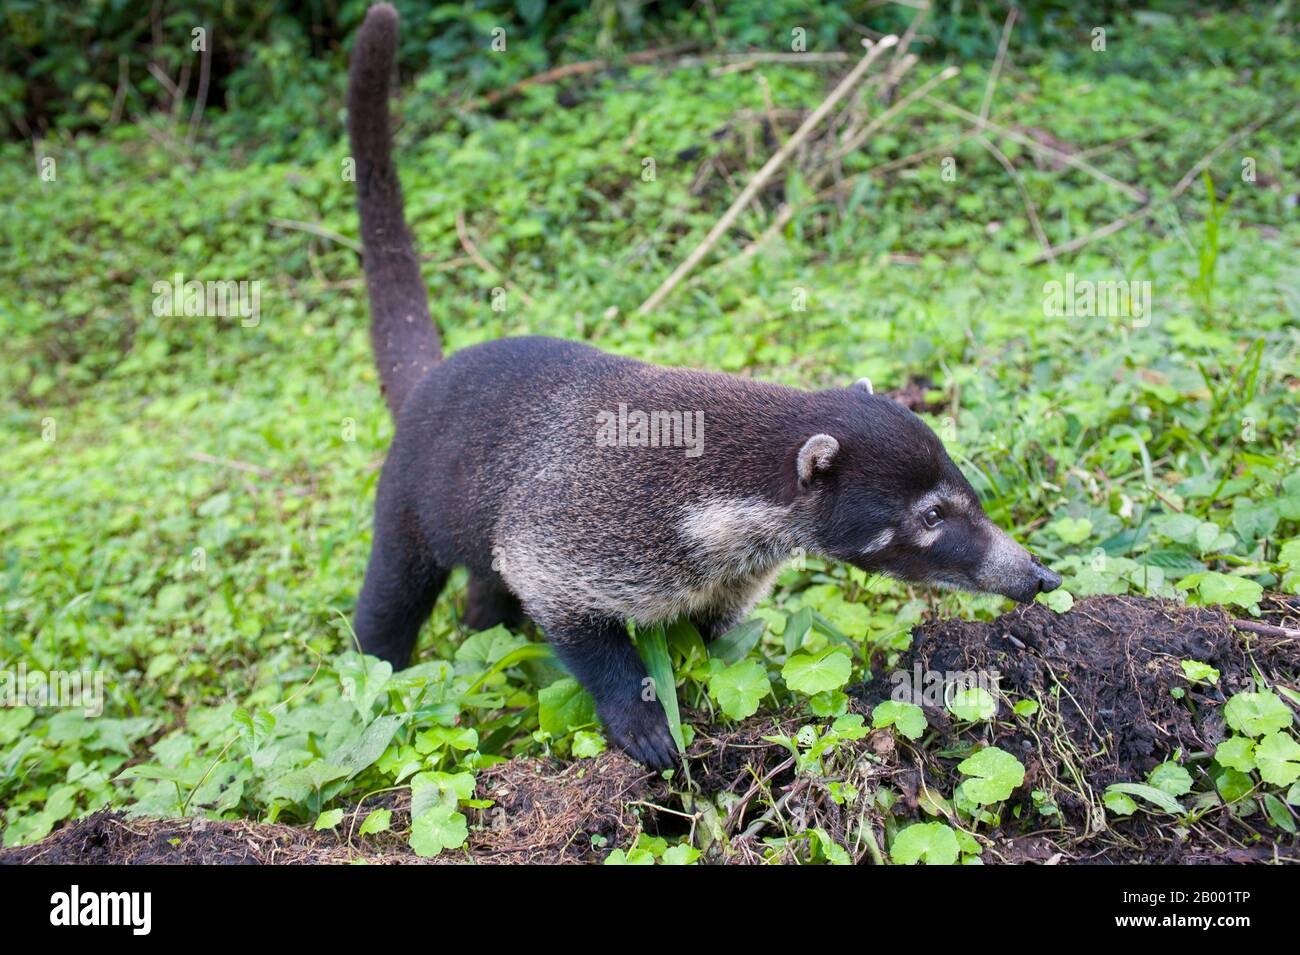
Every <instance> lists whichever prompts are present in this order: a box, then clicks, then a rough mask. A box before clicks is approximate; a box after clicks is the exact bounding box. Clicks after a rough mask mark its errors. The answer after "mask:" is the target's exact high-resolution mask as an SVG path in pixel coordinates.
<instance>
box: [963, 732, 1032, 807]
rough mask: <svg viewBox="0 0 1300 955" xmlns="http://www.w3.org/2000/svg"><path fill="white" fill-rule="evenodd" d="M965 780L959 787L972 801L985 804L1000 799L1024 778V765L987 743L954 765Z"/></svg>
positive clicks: (1004, 751) (1007, 795) (1004, 797)
mask: <svg viewBox="0 0 1300 955" xmlns="http://www.w3.org/2000/svg"><path fill="white" fill-rule="evenodd" d="M957 771H958V772H960V773H961V774H962V775H964V776H970V777H972V778H970V779H967V780H966V781H965V782H963V783H962V784H961V786H960V787H959V788H960V789H961V790H962V793H963V795H964V796H965V797H966V798H967V799H969V800H970V801H971V802H975V803H979V804H980V805H982V806H988V805H991V804H993V803H998V802H1002V801H1003V800H1005V799H1006V798H1008V797H1009V796H1010V795H1011V792H1012V790H1014V789H1015V788H1016V787H1017V786H1019V785H1020V784H1021V783H1023V782H1024V781H1025V767H1024V766H1023V765H1022V764H1021V762H1020V760H1018V759H1016V758H1015V757H1014V756H1012V755H1011V754H1010V753H1008V752H1007V751H1006V750H1003V749H998V747H996V746H989V747H987V748H985V749H982V750H980V751H979V752H978V753H976V754H975V755H974V756H971V757H969V758H967V759H964V760H962V761H961V762H960V763H958V764H957Z"/></svg>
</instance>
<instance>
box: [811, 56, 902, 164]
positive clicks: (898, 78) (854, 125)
mask: <svg viewBox="0 0 1300 955" xmlns="http://www.w3.org/2000/svg"><path fill="white" fill-rule="evenodd" d="M919 59H920V57H916V56H912V55H911V54H908V55H907V56H905V57H903V58H902V59H901V60H900V61H899V63H898V66H896V67H890V69H891V70H892V71H894V72H895V73H896V75H892V76H891V75H890V74H886V75H885V76H884V77H874V76H873V77H872V78H871V79H870V80H868V81H867V82H866V83H865V84H863V93H864V94H865V93H866V91H867V88H868V87H869V86H870V85H871V84H872V83H874V82H875V81H876V80H877V79H883V80H884V81H885V83H888V82H890V80H891V79H892V81H893V83H894V84H898V83H900V82H902V79H903V74H904V73H906V72H907V71H908V70H910V69H911V68H912V67H913V66H915V65H916V63H917V61H918V60H919ZM881 95H882V96H883V95H885V91H882V93H881ZM865 119H866V116H865V115H863V116H860V117H859V116H854V117H853V118H852V119H850V120H849V122H848V123H847V124H846V125H845V127H844V131H843V132H842V133H840V144H841V146H842V145H844V144H845V143H848V142H850V141H851V140H855V139H856V138H857V137H858V135H859V133H861V131H862V126H861V125H860V124H861V122H862V121H863V120H865ZM879 125H880V123H879V122H877V123H876V127H878V126H879ZM843 156H844V152H842V151H836V152H834V153H832V154H831V157H830V160H829V161H830V162H837V161H838V160H840V159H841V158H843ZM822 178H825V177H824V176H823V177H822ZM818 184H820V182H819V183H818Z"/></svg>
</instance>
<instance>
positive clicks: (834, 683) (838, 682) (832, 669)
mask: <svg viewBox="0 0 1300 955" xmlns="http://www.w3.org/2000/svg"><path fill="white" fill-rule="evenodd" d="M852 672H853V662H852V660H850V659H849V656H848V654H846V653H844V652H843V651H842V650H840V649H838V648H835V647H827V648H826V649H825V650H823V651H821V652H820V653H817V654H812V655H809V654H806V653H799V654H796V655H795V656H793V657H791V658H790V659H789V660H787V661H786V664H785V666H784V667H782V668H781V677H782V679H784V680H785V685H786V686H788V687H789V688H790V689H792V690H794V691H795V692H797V693H804V694H807V695H808V696H812V695H813V694H815V693H823V692H825V691H826V690H838V689H839V688H840V687H842V686H843V685H844V684H845V683H847V682H849V675H850V674H851V673H852Z"/></svg>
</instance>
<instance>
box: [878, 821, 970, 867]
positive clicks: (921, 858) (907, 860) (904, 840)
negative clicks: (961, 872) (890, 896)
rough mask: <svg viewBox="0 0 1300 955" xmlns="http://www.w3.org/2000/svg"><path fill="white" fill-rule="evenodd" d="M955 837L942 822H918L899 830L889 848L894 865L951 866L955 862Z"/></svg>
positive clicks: (950, 828)
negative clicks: (921, 863)
mask: <svg viewBox="0 0 1300 955" xmlns="http://www.w3.org/2000/svg"><path fill="white" fill-rule="evenodd" d="M957 848H958V847H957V836H956V834H955V833H954V832H953V831H952V827H951V826H948V825H945V824H944V823H942V822H918V823H913V824H912V825H910V826H908V827H907V828H906V829H903V830H900V831H899V833H898V835H897V836H896V837H895V838H894V844H893V846H892V847H890V850H889V855H890V858H891V859H892V860H893V862H894V864H895V865H916V863H918V862H924V863H925V864H926V865H953V864H954V863H955V862H956V861H957Z"/></svg>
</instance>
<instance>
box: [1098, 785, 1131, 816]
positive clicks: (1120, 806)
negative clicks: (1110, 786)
mask: <svg viewBox="0 0 1300 955" xmlns="http://www.w3.org/2000/svg"><path fill="white" fill-rule="evenodd" d="M1101 801H1102V802H1103V803H1105V805H1106V808H1107V809H1109V810H1110V811H1111V812H1113V813H1114V814H1115V815H1117V816H1131V815H1133V813H1135V812H1137V803H1135V802H1134V801H1133V800H1132V799H1131V798H1130V797H1128V796H1126V795H1124V794H1123V793H1122V792H1111V791H1110V790H1107V791H1106V794H1105V795H1104V796H1102V797H1101Z"/></svg>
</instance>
